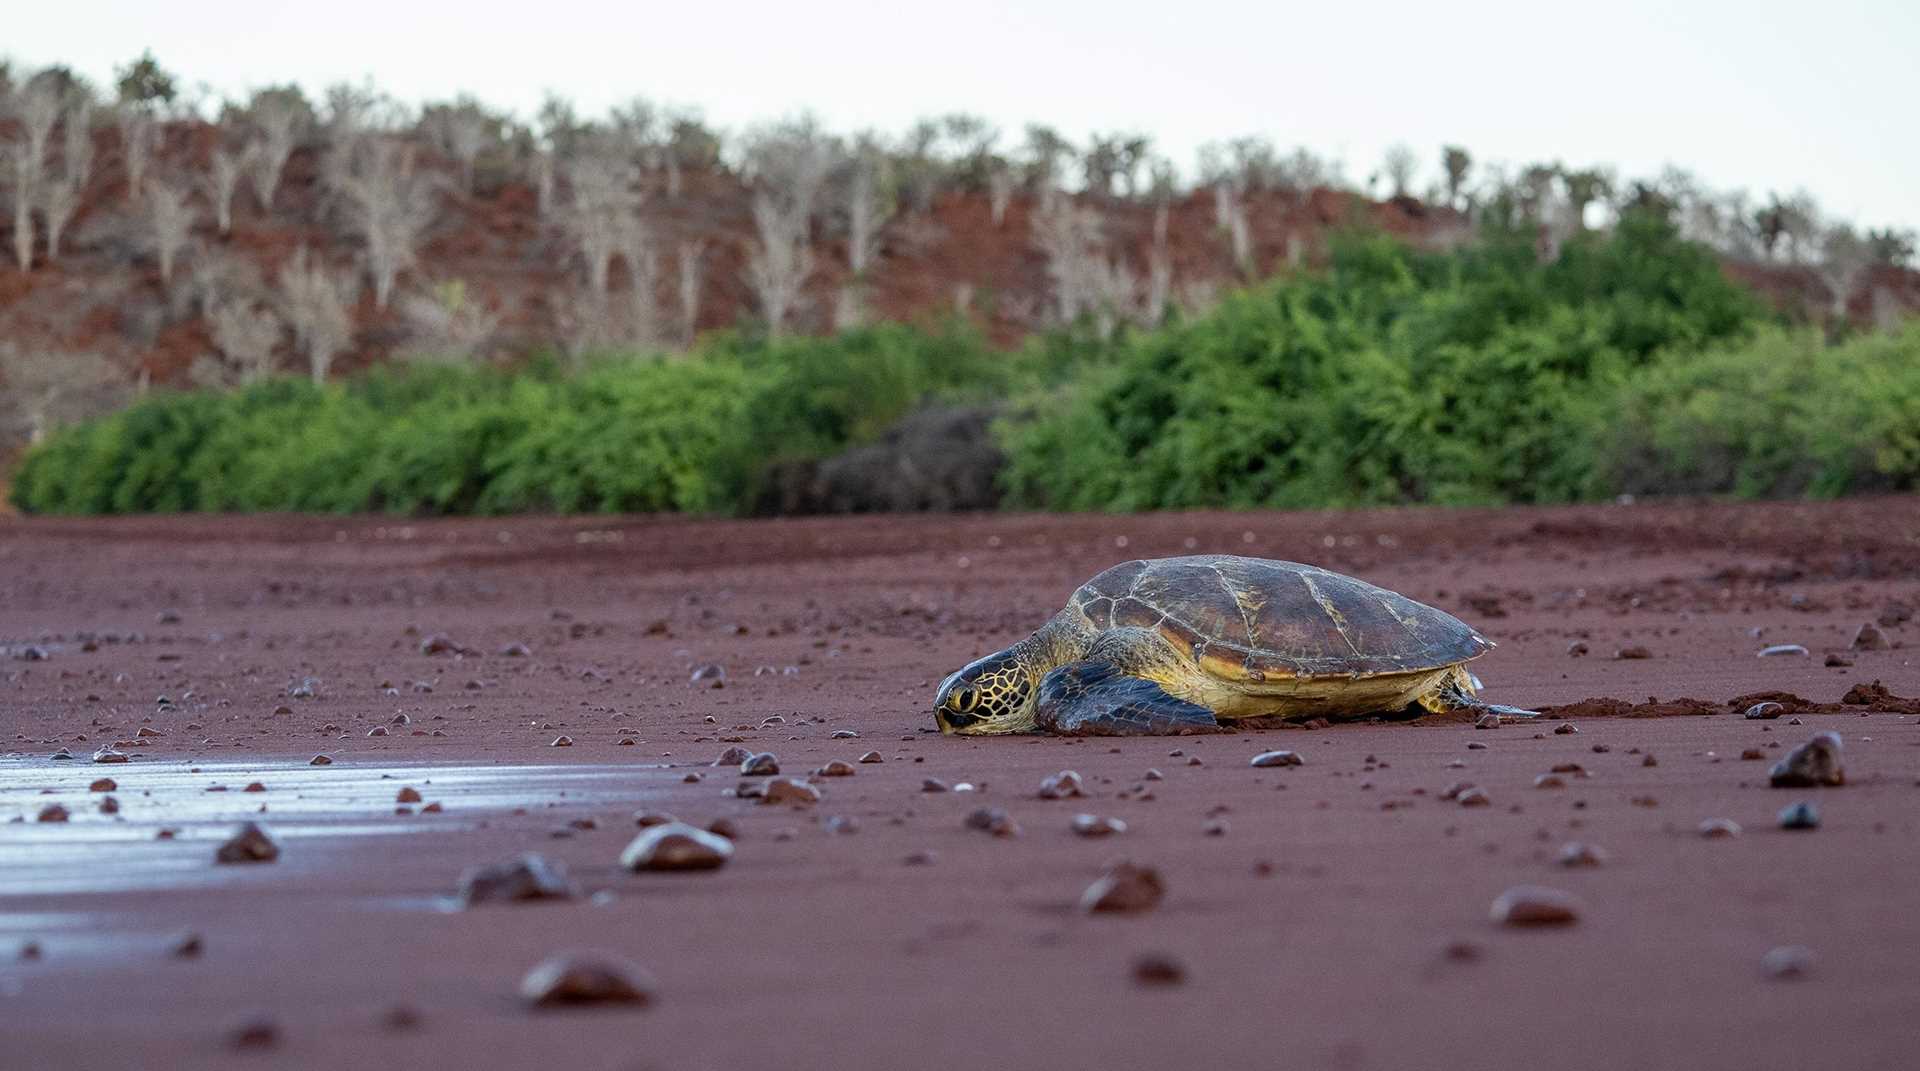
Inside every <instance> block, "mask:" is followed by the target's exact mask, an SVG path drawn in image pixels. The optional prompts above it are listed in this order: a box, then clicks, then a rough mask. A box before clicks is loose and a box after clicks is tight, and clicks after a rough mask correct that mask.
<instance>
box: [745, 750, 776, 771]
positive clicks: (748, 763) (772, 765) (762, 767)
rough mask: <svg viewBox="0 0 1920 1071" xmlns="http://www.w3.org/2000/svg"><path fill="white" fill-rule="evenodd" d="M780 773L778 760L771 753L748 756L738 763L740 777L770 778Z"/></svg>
mask: <svg viewBox="0 0 1920 1071" xmlns="http://www.w3.org/2000/svg"><path fill="white" fill-rule="evenodd" d="M779 772H780V760H779V759H778V758H776V757H774V754H773V752H771V751H762V752H761V753H759V754H758V755H749V756H747V757H746V758H745V759H743V760H741V763H740V776H742V777H771V776H773V775H774V774H777V773H779Z"/></svg>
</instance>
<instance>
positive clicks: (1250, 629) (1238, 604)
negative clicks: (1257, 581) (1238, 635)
mask: <svg viewBox="0 0 1920 1071" xmlns="http://www.w3.org/2000/svg"><path fill="white" fill-rule="evenodd" d="M1207 568H1208V569H1211V570H1213V575H1214V576H1216V577H1218V578H1219V580H1220V590H1221V591H1224V592H1226V593H1227V598H1229V599H1232V600H1233V605H1234V608H1235V609H1237V610H1239V611H1240V624H1241V625H1242V626H1243V627H1245V628H1246V630H1247V650H1248V651H1249V652H1252V651H1256V650H1259V648H1260V630H1259V629H1258V628H1256V627H1254V624H1253V613H1252V610H1257V609H1259V606H1257V605H1256V606H1254V607H1252V608H1251V610H1250V609H1249V608H1248V606H1247V600H1248V599H1250V598H1252V595H1253V593H1252V591H1251V590H1250V589H1249V590H1243V591H1236V590H1234V586H1233V584H1232V583H1230V582H1229V581H1228V580H1227V574H1225V573H1223V572H1221V571H1220V567H1219V566H1218V565H1215V564H1213V563H1212V562H1208V563H1207ZM1255 679H1256V680H1259V679H1262V678H1259V677H1255Z"/></svg>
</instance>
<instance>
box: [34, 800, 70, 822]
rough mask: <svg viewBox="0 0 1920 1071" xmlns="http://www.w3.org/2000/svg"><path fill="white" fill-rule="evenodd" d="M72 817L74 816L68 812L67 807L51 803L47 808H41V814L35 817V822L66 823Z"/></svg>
mask: <svg viewBox="0 0 1920 1071" xmlns="http://www.w3.org/2000/svg"><path fill="white" fill-rule="evenodd" d="M70 817H72V816H71V815H70V814H69V813H68V812H67V809H66V808H65V807H62V806H60V805H59V804H57V803H49V804H47V805H46V806H45V807H42V808H40V813H39V814H37V815H35V816H34V821H36V822H64V821H66V820H67V819H68V818H70Z"/></svg>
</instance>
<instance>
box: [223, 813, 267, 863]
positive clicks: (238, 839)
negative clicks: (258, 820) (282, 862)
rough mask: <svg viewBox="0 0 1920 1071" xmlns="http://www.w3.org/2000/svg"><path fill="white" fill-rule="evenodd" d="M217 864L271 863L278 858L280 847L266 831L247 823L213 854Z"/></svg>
mask: <svg viewBox="0 0 1920 1071" xmlns="http://www.w3.org/2000/svg"><path fill="white" fill-rule="evenodd" d="M213 858H214V861H215V862H218V863H271V862H273V861H274V860H275V859H278V858H280V846H279V845H278V844H275V843H274V842H273V838H272V837H269V836H267V831H266V830H264V829H261V828H260V827H259V826H258V825H255V824H254V823H252V822H248V823H247V824H246V825H243V826H241V827H240V831H239V832H237V833H235V834H234V835H233V836H232V837H230V838H228V839H227V842H226V843H225V844H222V845H221V846H220V847H219V849H218V850H216V851H215V852H214V853H213Z"/></svg>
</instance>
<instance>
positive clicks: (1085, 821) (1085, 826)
mask: <svg viewBox="0 0 1920 1071" xmlns="http://www.w3.org/2000/svg"><path fill="white" fill-rule="evenodd" d="M1071 828H1072V829H1073V832H1074V833H1075V834H1076V835H1078V836H1082V837H1109V836H1112V835H1113V834H1115V833H1125V832H1126V831H1127V823H1125V822H1124V821H1121V820H1120V819H1118V818H1108V817H1105V816H1104V815H1097V814H1076V815H1074V816H1073V822H1072V825H1071Z"/></svg>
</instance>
